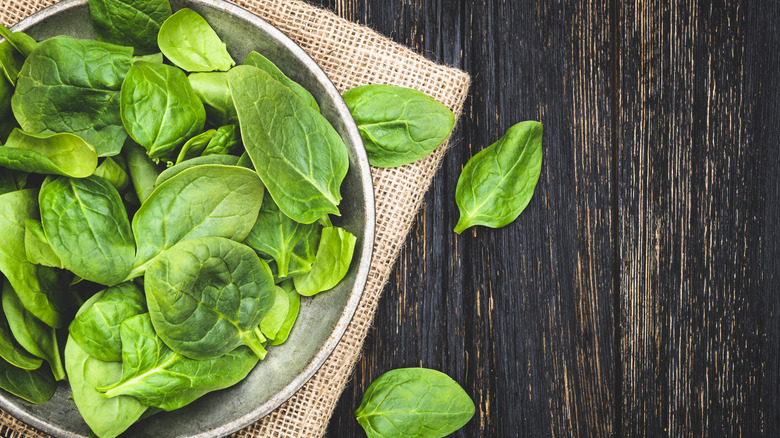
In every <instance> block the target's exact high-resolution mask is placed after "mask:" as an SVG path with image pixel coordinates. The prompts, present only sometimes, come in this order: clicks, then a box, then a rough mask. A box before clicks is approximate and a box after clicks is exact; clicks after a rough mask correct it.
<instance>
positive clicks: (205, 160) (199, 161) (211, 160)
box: [156, 155, 238, 186]
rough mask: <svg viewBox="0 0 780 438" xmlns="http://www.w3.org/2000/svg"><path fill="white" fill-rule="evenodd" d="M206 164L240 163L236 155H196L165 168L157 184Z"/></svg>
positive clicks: (233, 164)
mask: <svg viewBox="0 0 780 438" xmlns="http://www.w3.org/2000/svg"><path fill="white" fill-rule="evenodd" d="M204 164H221V165H223V166H235V165H236V164H238V157H236V156H234V155H205V156H202V157H195V158H191V159H189V160H186V161H182V162H181V163H179V164H177V165H175V166H173V167H169V168H167V169H165V170H164V171H163V172H162V173H161V174H160V176H158V177H157V183H156V185H157V186H159V185H160V184H162V183H164V182H165V181H168V180H169V179H171V178H173V177H174V176H176V175H178V174H180V173H182V172H183V171H185V170H187V169H189V168H191V167H195V166H201V165H204Z"/></svg>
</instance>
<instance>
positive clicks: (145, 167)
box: [124, 140, 162, 203]
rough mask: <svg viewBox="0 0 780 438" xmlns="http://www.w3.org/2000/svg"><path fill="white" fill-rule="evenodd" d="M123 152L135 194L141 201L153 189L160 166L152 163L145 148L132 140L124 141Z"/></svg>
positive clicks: (147, 196)
mask: <svg viewBox="0 0 780 438" xmlns="http://www.w3.org/2000/svg"><path fill="white" fill-rule="evenodd" d="M124 154H125V160H126V161H127V170H128V171H129V172H130V179H131V180H132V182H133V188H134V189H135V194H136V195H137V196H138V200H139V202H140V203H143V202H145V201H146V199H147V198H149V196H150V195H151V194H152V192H153V191H154V184H155V182H156V181H157V177H158V176H159V175H160V173H161V172H162V170H161V169H160V168H161V167H162V166H159V165H157V164H154V162H153V161H152V159H151V158H149V155H147V154H146V149H144V148H143V146H141V145H139V144H137V143H136V142H134V141H133V140H128V141H127V143H125V148H124Z"/></svg>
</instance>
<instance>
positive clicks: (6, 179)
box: [0, 170, 27, 195]
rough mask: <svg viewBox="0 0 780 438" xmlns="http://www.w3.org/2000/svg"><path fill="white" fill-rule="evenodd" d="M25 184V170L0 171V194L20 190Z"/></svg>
mask: <svg viewBox="0 0 780 438" xmlns="http://www.w3.org/2000/svg"><path fill="white" fill-rule="evenodd" d="M26 185H27V172H16V171H13V170H9V171H5V172H0V195H4V194H6V193H9V192H15V191H17V190H22V189H24V188H25V186H26Z"/></svg>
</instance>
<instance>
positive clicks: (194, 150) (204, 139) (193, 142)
mask: <svg viewBox="0 0 780 438" xmlns="http://www.w3.org/2000/svg"><path fill="white" fill-rule="evenodd" d="M216 133H217V130H216V129H209V130H208V131H206V132H204V133H202V134H199V135H196V136H195V137H192V138H191V139H189V140H187V143H184V146H182V148H181V151H179V157H178V158H176V164H181V162H182V161H186V160H189V159H191V158H195V157H199V156H200V155H201V154H202V153H203V151H204V150H205V149H206V146H208V144H209V142H210V141H211V139H212V138H214V135H215V134H216Z"/></svg>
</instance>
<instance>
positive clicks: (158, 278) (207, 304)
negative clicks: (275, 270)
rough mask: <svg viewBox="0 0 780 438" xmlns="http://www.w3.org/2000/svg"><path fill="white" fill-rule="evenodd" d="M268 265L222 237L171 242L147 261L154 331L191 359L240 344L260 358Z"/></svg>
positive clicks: (270, 286) (270, 297)
mask: <svg viewBox="0 0 780 438" xmlns="http://www.w3.org/2000/svg"><path fill="white" fill-rule="evenodd" d="M274 287H275V286H274V281H273V277H272V276H271V270H270V269H269V268H268V265H266V263H265V262H264V261H262V260H261V259H260V258H259V257H258V256H257V254H255V252H254V251H252V249H251V248H249V247H248V246H246V245H242V244H240V243H238V242H235V241H232V240H229V239H225V238H222V237H203V238H200V239H195V240H187V241H184V242H181V243H178V244H176V245H175V246H174V247H172V248H171V249H168V250H167V251H165V252H163V253H162V254H160V256H159V257H157V259H156V260H155V261H154V262H152V263H151V264H150V265H149V268H148V269H147V271H146V275H145V277H144V290H145V291H146V301H147V305H148V306H149V314H150V316H151V318H152V324H154V329H155V331H156V332H157V335H158V336H160V338H161V339H162V340H163V342H165V344H166V345H168V346H169V347H170V348H171V349H172V350H173V351H175V352H177V353H179V354H183V355H185V356H187V357H189V358H191V359H200V360H206V359H214V358H217V357H220V356H222V355H224V354H226V353H228V352H230V351H232V350H233V349H235V348H236V347H238V346H239V345H246V346H248V347H249V348H251V349H252V351H253V352H254V353H255V354H256V355H257V356H258V357H259V358H261V359H262V358H263V357H265V353H266V352H265V348H264V347H263V343H264V342H265V341H266V339H265V338H264V337H263V335H262V334H261V333H260V330H259V328H258V325H259V324H260V321H262V319H263V317H264V316H265V314H266V313H267V312H268V310H270V308H271V306H273V302H274Z"/></svg>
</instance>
